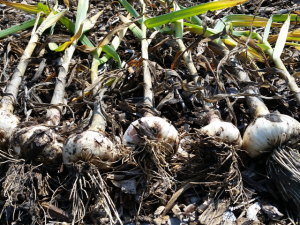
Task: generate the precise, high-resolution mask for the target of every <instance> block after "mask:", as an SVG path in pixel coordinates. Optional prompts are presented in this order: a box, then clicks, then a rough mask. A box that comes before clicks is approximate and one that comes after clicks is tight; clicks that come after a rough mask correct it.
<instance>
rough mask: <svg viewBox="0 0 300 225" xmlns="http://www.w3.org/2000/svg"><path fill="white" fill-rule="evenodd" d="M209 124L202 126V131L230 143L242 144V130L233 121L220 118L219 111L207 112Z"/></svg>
mask: <svg viewBox="0 0 300 225" xmlns="http://www.w3.org/2000/svg"><path fill="white" fill-rule="evenodd" d="M207 117H208V123H209V124H208V125H207V126H205V127H202V128H201V129H200V131H201V132H202V133H204V134H206V135H209V136H215V137H218V138H219V140H221V141H222V142H225V143H228V144H234V145H238V147H241V146H242V137H241V134H240V131H239V130H238V129H237V127H236V126H234V125H233V124H232V123H228V122H224V121H221V120H220V117H219V115H218V112H217V111H213V110H212V111H210V112H209V113H208V114H207Z"/></svg>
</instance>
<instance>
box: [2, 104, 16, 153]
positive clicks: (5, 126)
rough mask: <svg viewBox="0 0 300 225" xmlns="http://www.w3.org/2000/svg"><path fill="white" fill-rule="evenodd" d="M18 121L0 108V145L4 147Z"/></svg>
mask: <svg viewBox="0 0 300 225" xmlns="http://www.w3.org/2000/svg"><path fill="white" fill-rule="evenodd" d="M19 122H20V121H19V119H18V118H17V117H16V116H15V115H13V114H11V113H10V112H7V111H4V110H0V147H5V145H6V143H7V142H8V140H9V138H10V137H11V135H12V133H13V132H14V130H15V128H16V127H17V126H18V124H19Z"/></svg>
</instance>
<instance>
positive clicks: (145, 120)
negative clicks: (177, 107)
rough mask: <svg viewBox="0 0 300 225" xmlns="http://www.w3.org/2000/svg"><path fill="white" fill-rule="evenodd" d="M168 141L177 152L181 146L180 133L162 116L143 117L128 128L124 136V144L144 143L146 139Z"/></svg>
mask: <svg viewBox="0 0 300 225" xmlns="http://www.w3.org/2000/svg"><path fill="white" fill-rule="evenodd" d="M144 136H146V138H148V139H149V140H153V141H158V142H166V143H168V144H170V145H171V146H172V147H173V150H174V151H175V152H176V151H177V149H178V146H179V135H178V132H177V130H176V129H175V127H174V126H173V125H171V124H169V123H168V122H167V121H165V120H164V119H162V118H160V117H142V118H140V119H138V120H136V121H134V122H133V123H131V125H130V126H129V127H128V128H127V130H126V131H125V134H124V136H123V139H124V144H134V145H143V144H145V139H144Z"/></svg>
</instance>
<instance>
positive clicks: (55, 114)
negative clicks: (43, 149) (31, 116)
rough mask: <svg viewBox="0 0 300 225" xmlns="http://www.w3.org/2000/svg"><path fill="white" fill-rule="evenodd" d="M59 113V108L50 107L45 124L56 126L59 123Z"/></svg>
mask: <svg viewBox="0 0 300 225" xmlns="http://www.w3.org/2000/svg"><path fill="white" fill-rule="evenodd" d="M60 119H61V111H60V108H59V107H55V106H54V107H51V108H50V109H48V110H47V115H46V124H47V125H54V126H57V125H59V123H60Z"/></svg>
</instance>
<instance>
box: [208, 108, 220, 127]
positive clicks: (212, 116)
mask: <svg viewBox="0 0 300 225" xmlns="http://www.w3.org/2000/svg"><path fill="white" fill-rule="evenodd" d="M221 121H222V120H221V119H220V115H219V112H217V111H214V110H211V111H210V112H208V113H207V122H208V124H211V123H216V122H221Z"/></svg>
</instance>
